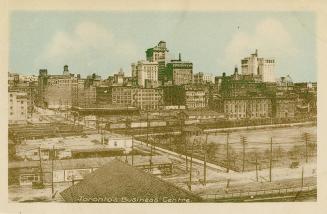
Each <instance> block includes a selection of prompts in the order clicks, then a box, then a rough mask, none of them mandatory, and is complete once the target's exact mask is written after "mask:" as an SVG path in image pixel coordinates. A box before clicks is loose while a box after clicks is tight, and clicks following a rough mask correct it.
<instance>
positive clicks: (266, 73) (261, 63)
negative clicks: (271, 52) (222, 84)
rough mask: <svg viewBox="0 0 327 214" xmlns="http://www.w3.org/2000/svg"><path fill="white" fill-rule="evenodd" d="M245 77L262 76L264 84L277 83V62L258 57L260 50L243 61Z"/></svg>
mask: <svg viewBox="0 0 327 214" xmlns="http://www.w3.org/2000/svg"><path fill="white" fill-rule="evenodd" d="M241 64H242V74H243V75H255V76H256V75H260V76H261V80H262V81H263V82H276V79H275V60H274V59H265V58H259V57H258V50H256V51H255V53H254V54H251V56H250V57H246V58H244V59H242V60H241Z"/></svg>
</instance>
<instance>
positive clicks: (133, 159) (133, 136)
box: [132, 135, 134, 166]
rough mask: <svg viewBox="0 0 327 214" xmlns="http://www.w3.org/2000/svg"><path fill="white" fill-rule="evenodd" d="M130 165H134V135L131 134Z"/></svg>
mask: <svg viewBox="0 0 327 214" xmlns="http://www.w3.org/2000/svg"><path fill="white" fill-rule="evenodd" d="M132 166H134V135H132Z"/></svg>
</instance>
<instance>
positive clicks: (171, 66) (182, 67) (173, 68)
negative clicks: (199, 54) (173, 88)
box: [165, 54, 193, 85]
mask: <svg viewBox="0 0 327 214" xmlns="http://www.w3.org/2000/svg"><path fill="white" fill-rule="evenodd" d="M165 74H166V77H167V81H169V82H171V83H172V84H173V85H185V84H191V83H192V82H193V63H192V62H187V61H182V58H181V55H180V54H179V59H178V60H171V61H170V62H169V63H167V67H166V73H165Z"/></svg>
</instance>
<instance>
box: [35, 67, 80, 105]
mask: <svg viewBox="0 0 327 214" xmlns="http://www.w3.org/2000/svg"><path fill="white" fill-rule="evenodd" d="M79 79H80V76H79V75H77V76H75V75H74V74H70V73H69V70H68V66H67V65H65V66H64V71H63V75H48V71H47V70H46V69H41V70H40V71H39V79H38V80H39V81H38V86H39V102H40V103H39V104H40V105H41V106H44V107H48V108H69V107H71V106H72V105H73V99H74V96H75V94H77V92H76V91H77V90H78V89H77V88H78V87H77V86H78V85H79V83H78V80H79Z"/></svg>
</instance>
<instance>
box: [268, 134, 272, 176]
mask: <svg viewBox="0 0 327 214" xmlns="http://www.w3.org/2000/svg"><path fill="white" fill-rule="evenodd" d="M272 156H273V153H272V137H271V138H270V158H269V159H270V160H269V182H271V169H272V161H273V160H272Z"/></svg>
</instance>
